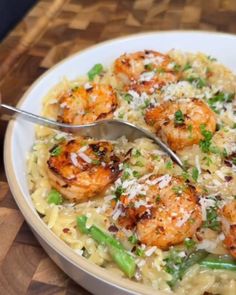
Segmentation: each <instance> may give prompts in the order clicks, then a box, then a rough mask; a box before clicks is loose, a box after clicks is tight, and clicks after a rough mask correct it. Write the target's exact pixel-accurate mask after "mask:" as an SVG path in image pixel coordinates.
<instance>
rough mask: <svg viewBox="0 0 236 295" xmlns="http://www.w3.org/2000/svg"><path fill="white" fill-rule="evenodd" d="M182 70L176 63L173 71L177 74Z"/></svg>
mask: <svg viewBox="0 0 236 295" xmlns="http://www.w3.org/2000/svg"><path fill="white" fill-rule="evenodd" d="M180 68H181V66H180V65H178V64H176V63H174V66H173V70H174V71H175V72H179V71H180Z"/></svg>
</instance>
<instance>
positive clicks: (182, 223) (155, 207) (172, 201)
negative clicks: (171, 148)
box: [120, 176, 202, 250]
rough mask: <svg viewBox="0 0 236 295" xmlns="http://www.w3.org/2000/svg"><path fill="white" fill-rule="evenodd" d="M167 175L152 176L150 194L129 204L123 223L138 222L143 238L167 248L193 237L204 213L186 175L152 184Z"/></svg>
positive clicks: (125, 224) (128, 224)
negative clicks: (186, 180) (185, 179)
mask: <svg viewBox="0 0 236 295" xmlns="http://www.w3.org/2000/svg"><path fill="white" fill-rule="evenodd" d="M164 177H165V176H158V177H157V176H155V177H154V178H152V179H151V180H150V182H149V186H148V190H147V193H146V196H140V198H138V199H136V200H135V201H134V202H133V203H131V204H129V205H127V204H126V209H125V216H123V217H121V218H120V224H121V225H123V226H126V228H132V227H134V226H135V225H136V231H137V236H138V238H139V240H140V242H142V243H144V244H146V245H149V246H157V247H159V248H161V249H163V250H166V249H168V248H169V247H170V246H172V245H176V244H179V243H181V242H183V241H184V239H185V238H188V237H192V236H193V235H194V234H195V232H196V230H197V229H198V228H199V227H200V225H201V223H202V214H201V209H200V206H199V205H198V203H197V201H198V199H197V195H196V193H195V190H194V189H193V188H192V187H190V186H188V185H187V184H186V183H184V181H183V180H182V179H180V178H178V177H172V178H170V179H169V183H166V184H163V182H159V183H156V184H152V183H155V179H157V180H158V179H164ZM164 181H166V180H164ZM150 183H151V184H150ZM121 200H122V198H121ZM144 200H145V201H144ZM124 203H125V202H124ZM145 203H146V204H145ZM137 205H138V206H137ZM124 206H125V205H124Z"/></svg>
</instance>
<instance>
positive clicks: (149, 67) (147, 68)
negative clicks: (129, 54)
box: [144, 64, 154, 71]
mask: <svg viewBox="0 0 236 295" xmlns="http://www.w3.org/2000/svg"><path fill="white" fill-rule="evenodd" d="M144 67H145V70H148V71H152V70H153V69H154V67H153V64H147V65H145V66H144Z"/></svg>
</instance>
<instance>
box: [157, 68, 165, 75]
mask: <svg viewBox="0 0 236 295" xmlns="http://www.w3.org/2000/svg"><path fill="white" fill-rule="evenodd" d="M155 71H156V72H157V73H159V74H161V73H164V72H165V70H164V69H163V68H157V69H155Z"/></svg>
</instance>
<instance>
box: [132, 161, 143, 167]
mask: <svg viewBox="0 0 236 295" xmlns="http://www.w3.org/2000/svg"><path fill="white" fill-rule="evenodd" d="M134 165H135V166H138V167H144V164H143V163H142V162H141V161H137V162H136V163H135V164H134Z"/></svg>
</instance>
